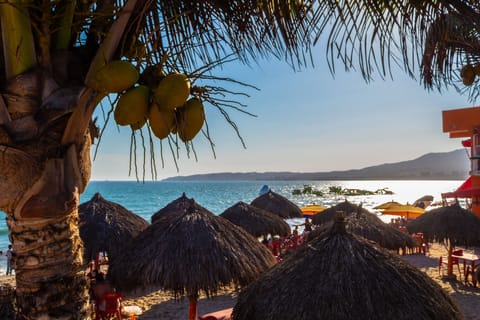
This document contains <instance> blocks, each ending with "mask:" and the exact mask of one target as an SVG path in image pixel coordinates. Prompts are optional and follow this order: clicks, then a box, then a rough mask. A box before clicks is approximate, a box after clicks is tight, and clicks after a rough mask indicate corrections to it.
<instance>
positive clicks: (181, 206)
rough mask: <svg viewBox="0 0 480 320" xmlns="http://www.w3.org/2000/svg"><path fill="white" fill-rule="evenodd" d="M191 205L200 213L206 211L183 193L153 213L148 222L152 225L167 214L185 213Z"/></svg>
mask: <svg viewBox="0 0 480 320" xmlns="http://www.w3.org/2000/svg"><path fill="white" fill-rule="evenodd" d="M192 205H193V206H195V207H196V208H197V209H199V210H200V211H208V210H207V209H206V208H204V207H202V206H201V205H199V204H198V203H196V202H195V201H192V199H190V198H188V197H187V195H186V194H185V192H184V193H182V195H181V196H180V197H179V198H178V199H175V200H173V201H172V202H170V203H169V204H167V205H166V206H165V207H163V208H162V209H160V210H158V211H157V212H155V213H154V214H153V215H152V217H151V218H150V220H151V221H152V223H154V222H155V221H157V220H158V219H160V218H163V217H165V216H166V215H168V214H171V213H178V212H180V211H185V210H187V208H188V207H190V206H192Z"/></svg>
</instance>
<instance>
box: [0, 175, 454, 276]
mask: <svg viewBox="0 0 480 320" xmlns="http://www.w3.org/2000/svg"><path fill="white" fill-rule="evenodd" d="M462 182H463V181H453V180H448V181H431V180H428V181H427V180H418V181H388V180H376V181H188V182H184V181H182V182H174V181H146V182H135V181H91V182H90V183H89V184H88V187H87V189H86V190H85V192H84V193H83V194H82V195H81V198H80V203H83V202H86V201H89V200H90V199H91V198H92V196H93V195H94V194H95V193H97V192H99V193H100V194H101V195H102V197H103V198H105V199H106V200H108V201H112V202H116V203H118V204H120V205H122V206H124V207H125V208H127V209H128V210H130V211H132V212H133V213H135V214H137V215H139V216H141V217H143V218H144V219H146V220H147V221H148V222H150V217H151V216H152V215H153V214H154V213H155V212H157V211H158V210H160V209H161V208H163V207H164V206H166V205H167V204H169V203H170V202H172V201H174V200H176V199H177V198H179V197H180V196H181V195H182V193H185V194H186V196H187V197H188V198H193V199H195V201H196V202H197V203H198V204H200V205H201V206H203V207H204V208H206V209H208V210H210V211H211V212H212V213H214V214H216V215H220V214H221V213H223V211H225V210H226V209H227V208H229V207H231V206H233V205H234V204H236V203H237V202H239V201H243V202H245V203H250V202H251V201H252V200H253V199H255V198H256V197H258V196H259V191H260V190H261V189H262V187H263V186H264V185H268V186H269V187H270V188H271V190H272V191H274V192H276V193H278V194H280V195H282V196H284V197H286V198H287V199H289V200H291V201H292V202H294V203H295V204H297V205H298V206H299V207H302V206H304V205H307V204H312V203H316V204H320V205H323V206H325V207H330V206H332V205H335V204H336V203H339V202H343V201H344V200H345V199H346V200H348V201H350V202H352V203H355V204H360V203H361V204H362V206H363V208H365V209H367V210H369V211H370V212H373V213H378V214H379V212H378V211H375V210H374V209H373V207H375V206H377V205H379V204H381V203H384V202H387V201H392V200H393V201H397V202H400V203H404V204H406V203H410V204H412V203H413V202H414V201H415V200H416V199H418V198H420V197H422V196H424V195H432V196H433V197H434V201H441V194H442V193H445V192H451V191H454V190H455V189H456V188H457V187H459V186H460V185H461V184H462ZM305 186H311V187H312V188H313V189H314V190H318V191H321V192H323V196H316V195H315V194H301V195H294V194H293V190H295V189H299V190H303V189H304V187H305ZM330 187H341V188H342V189H362V190H368V191H376V190H380V189H385V188H386V189H387V190H390V191H392V192H393V194H392V195H382V194H375V195H364V196H342V195H336V194H332V193H329V188H330ZM427 210H428V208H427ZM0 216H1V218H3V219H0V250H2V251H3V253H5V251H6V250H7V248H8V244H9V243H10V241H9V237H8V234H9V232H8V228H7V225H6V221H5V214H4V213H3V212H1V211H0ZM380 218H381V219H382V220H384V221H385V222H388V221H390V219H391V218H392V216H385V217H383V216H380ZM288 222H289V223H290V224H291V225H292V224H296V223H300V222H302V221H301V219H293V220H291V221H288ZM5 270H6V259H5V256H4V255H1V256H0V275H4V274H5Z"/></svg>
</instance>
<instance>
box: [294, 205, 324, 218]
mask: <svg viewBox="0 0 480 320" xmlns="http://www.w3.org/2000/svg"><path fill="white" fill-rule="evenodd" d="M325 209H327V208H325V207H324V206H321V205H319V204H309V205H306V206H305V207H302V208H300V210H301V211H302V213H303V216H304V217H306V218H310V217H312V216H314V215H316V214H317V213H320V212H322V211H323V210H325Z"/></svg>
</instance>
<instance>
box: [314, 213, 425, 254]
mask: <svg viewBox="0 0 480 320" xmlns="http://www.w3.org/2000/svg"><path fill="white" fill-rule="evenodd" d="M333 223H334V220H332V221H330V222H328V223H326V224H324V225H322V226H320V227H317V228H316V229H315V230H313V231H312V232H310V233H309V234H308V240H309V241H311V240H312V239H314V238H316V237H318V236H322V234H323V233H325V232H328V230H329V229H330V228H331V226H332V224H333ZM345 228H346V229H347V231H348V232H350V233H353V234H355V235H357V236H361V237H363V238H365V239H368V240H371V241H375V242H376V243H378V244H379V245H380V246H382V247H383V248H386V249H389V250H398V249H404V248H414V247H416V246H417V245H418V244H417V243H416V241H415V240H414V239H413V238H412V236H410V235H409V234H406V233H404V232H401V231H400V230H398V229H396V228H394V227H392V226H390V225H388V224H386V223H385V222H383V221H382V220H380V218H378V217H377V216H376V215H375V214H373V213H370V212H365V211H362V210H359V211H357V212H356V213H352V214H350V215H348V216H347V217H345Z"/></svg>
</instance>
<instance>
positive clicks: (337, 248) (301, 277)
mask: <svg viewBox="0 0 480 320" xmlns="http://www.w3.org/2000/svg"><path fill="white" fill-rule="evenodd" d="M232 316H233V317H232V320H260V319H261V320H273V319H275V320H276V319H295V320H307V319H308V320H319V319H322V320H323V319H335V320H343V319H345V320H346V319H348V320H350V319H372V320H377V319H378V320H379V319H396V320H410V319H417V320H423V319H437V320H453V319H463V316H462V313H461V311H460V310H459V308H458V306H457V305H456V303H455V301H454V300H453V299H452V298H451V297H450V296H449V295H448V294H447V293H446V292H445V291H443V290H442V288H441V287H440V286H439V285H438V284H437V283H436V282H435V281H433V280H432V279H430V278H429V277H428V276H427V275H426V274H424V273H423V272H422V271H420V270H419V269H418V268H416V267H414V266H412V265H411V264H410V263H408V262H406V261H404V260H402V259H401V258H400V257H399V256H398V255H396V254H393V253H390V252H389V251H387V250H384V249H382V248H381V247H378V246H376V245H372V244H371V242H368V241H366V240H365V239H362V238H360V237H357V236H355V235H352V234H349V233H348V232H346V231H345V226H344V224H343V223H342V222H340V223H336V224H335V225H334V226H333V227H332V228H331V229H330V232H328V233H327V234H325V236H324V237H319V238H316V239H314V240H313V241H311V242H310V243H309V245H308V246H303V247H301V248H299V249H298V250H297V251H296V252H294V253H293V254H292V255H291V256H289V257H288V258H286V259H285V260H284V261H282V262H281V263H279V264H277V265H276V266H275V267H273V268H272V269H270V270H269V271H267V272H265V273H264V274H263V275H262V276H261V277H260V278H259V279H257V280H256V281H255V282H253V283H252V284H251V285H249V286H248V287H247V288H246V289H244V290H243V291H242V292H241V293H240V294H239V296H238V299H237V303H236V305H235V307H234V310H233V314H232Z"/></svg>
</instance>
